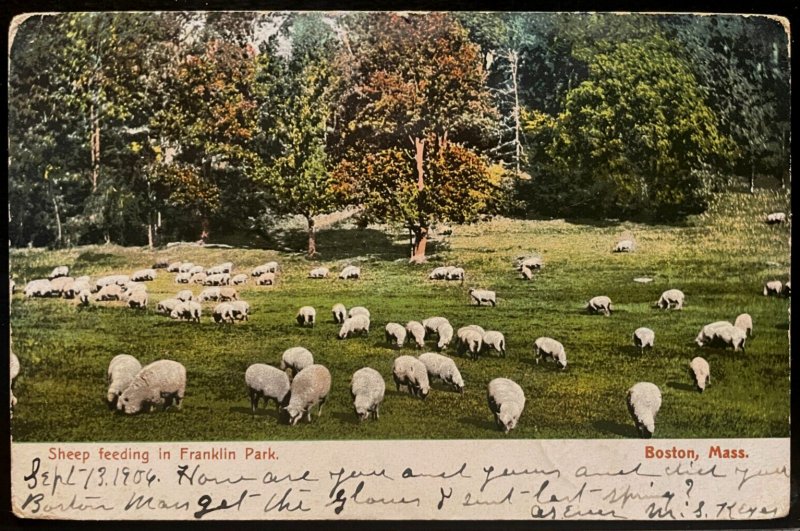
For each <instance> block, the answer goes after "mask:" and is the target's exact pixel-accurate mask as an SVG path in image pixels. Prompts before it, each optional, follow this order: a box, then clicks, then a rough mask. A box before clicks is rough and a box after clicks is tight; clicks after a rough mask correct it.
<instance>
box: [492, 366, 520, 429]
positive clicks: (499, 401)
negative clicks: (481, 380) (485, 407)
mask: <svg viewBox="0 0 800 531" xmlns="http://www.w3.org/2000/svg"><path fill="white" fill-rule="evenodd" d="M486 398H487V400H488V402H489V410H490V411H491V412H492V414H493V415H494V421H495V423H496V424H497V427H498V428H500V429H501V430H503V431H504V432H505V433H508V432H510V431H511V430H513V429H514V428H515V427H516V426H517V423H518V422H519V417H520V416H521V415H522V411H523V410H524V409H525V393H524V392H523V391H522V387H520V386H519V384H517V382H515V381H513V380H509V379H508V378H495V379H494V380H492V381H491V382H489V387H488V388H487V392H486Z"/></svg>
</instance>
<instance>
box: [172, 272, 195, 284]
mask: <svg viewBox="0 0 800 531" xmlns="http://www.w3.org/2000/svg"><path fill="white" fill-rule="evenodd" d="M191 280H192V276H191V275H190V274H189V273H178V274H177V275H175V283H176V284H188V283H189V282H190V281H191Z"/></svg>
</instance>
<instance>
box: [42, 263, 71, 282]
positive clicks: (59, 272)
mask: <svg viewBox="0 0 800 531" xmlns="http://www.w3.org/2000/svg"><path fill="white" fill-rule="evenodd" d="M68 275H69V267H67V266H58V267H56V268H53V271H51V272H50V275H49V276H48V277H47V278H48V279H50V280H53V279H54V278H58V277H66V276H68Z"/></svg>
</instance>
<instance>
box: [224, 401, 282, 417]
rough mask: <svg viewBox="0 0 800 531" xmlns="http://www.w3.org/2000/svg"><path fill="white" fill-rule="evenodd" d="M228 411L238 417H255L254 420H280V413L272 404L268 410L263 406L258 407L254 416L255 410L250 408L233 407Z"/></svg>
mask: <svg viewBox="0 0 800 531" xmlns="http://www.w3.org/2000/svg"><path fill="white" fill-rule="evenodd" d="M228 411H230V412H231V413H235V414H237V415H247V416H248V417H254V418H255V417H262V418H271V419H275V420H280V419H279V417H280V413H279V412H278V410H277V409H275V407H274V406H273V405H272V404H270V405H269V406H267V407H266V408H264V407H263V406H259V407H257V408H256V414H255V415H253V410H251V409H250V408H249V407H242V406H232V407H231V408H230V409H228Z"/></svg>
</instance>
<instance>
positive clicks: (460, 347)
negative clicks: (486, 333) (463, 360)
mask: <svg viewBox="0 0 800 531" xmlns="http://www.w3.org/2000/svg"><path fill="white" fill-rule="evenodd" d="M456 337H457V338H458V344H457V347H456V353H458V354H464V352H468V353H469V356H470V357H472V358H477V357H478V353H479V352H480V351H481V348H483V334H481V333H480V332H478V331H477V330H475V329H474V328H467V327H462V328H459V329H458V332H457V333H456Z"/></svg>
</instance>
